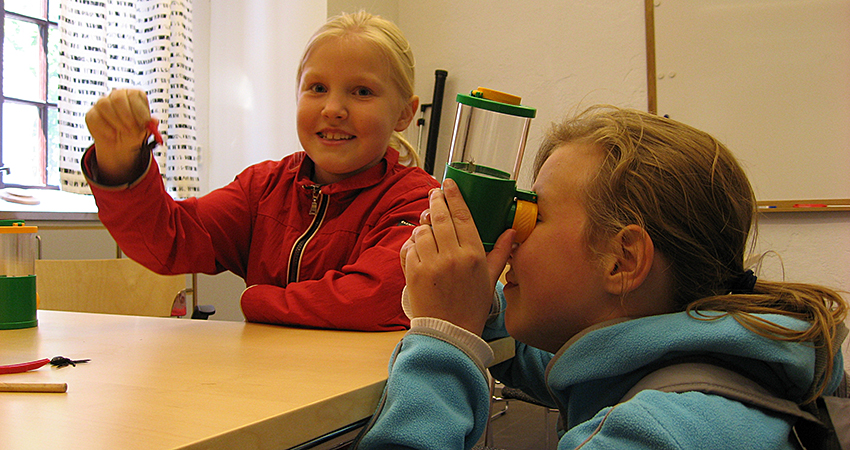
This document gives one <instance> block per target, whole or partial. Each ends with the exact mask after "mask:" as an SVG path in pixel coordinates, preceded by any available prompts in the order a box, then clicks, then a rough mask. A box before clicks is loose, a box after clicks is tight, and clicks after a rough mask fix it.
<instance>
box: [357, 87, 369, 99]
mask: <svg viewBox="0 0 850 450" xmlns="http://www.w3.org/2000/svg"><path fill="white" fill-rule="evenodd" d="M354 95H356V96H358V97H368V96H370V95H372V90H371V89H369V88H366V87H359V88H357V89H355V90H354Z"/></svg>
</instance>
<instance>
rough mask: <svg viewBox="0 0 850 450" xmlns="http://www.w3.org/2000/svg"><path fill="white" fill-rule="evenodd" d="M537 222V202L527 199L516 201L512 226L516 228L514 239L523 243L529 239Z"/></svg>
mask: <svg viewBox="0 0 850 450" xmlns="http://www.w3.org/2000/svg"><path fill="white" fill-rule="evenodd" d="M536 224H537V203H534V202H529V201H525V200H517V201H516V212H515V213H514V224H513V226H512V227H511V228H513V229H514V230H516V237H515V238H514V241H516V242H519V243H522V242H523V241H525V240H526V239H528V235H529V234H531V230H533V229H534V225H536Z"/></svg>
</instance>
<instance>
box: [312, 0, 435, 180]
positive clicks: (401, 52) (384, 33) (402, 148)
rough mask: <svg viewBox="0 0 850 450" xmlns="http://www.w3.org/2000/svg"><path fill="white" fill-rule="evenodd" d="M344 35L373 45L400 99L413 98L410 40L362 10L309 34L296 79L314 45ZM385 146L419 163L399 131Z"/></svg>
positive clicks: (403, 161) (402, 160)
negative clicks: (383, 61)
mask: <svg viewBox="0 0 850 450" xmlns="http://www.w3.org/2000/svg"><path fill="white" fill-rule="evenodd" d="M346 36H356V37H359V38H361V39H364V40H365V41H367V42H369V43H371V44H373V45H374V46H375V48H376V49H378V51H380V52H381V53H382V54H383V55H384V57H386V59H387V63H388V66H389V68H390V77H391V79H392V82H393V83H395V85H396V86H397V87H398V89H399V92H400V93H401V97H402V100H403V101H404V102H405V103H406V102H407V101H408V100H409V99H410V98H411V97H413V86H414V69H415V66H416V63H415V60H414V59H413V51H412V50H411V48H410V43H409V42H407V39H406V38H405V37H404V35H403V34H402V32H401V30H400V29H399V28H398V27H397V26H396V25H395V24H393V23H392V22H390V21H389V20H386V19H384V18H382V17H381V16H374V15H372V14H369V13H367V12H366V11H362V10H361V11H358V12H356V13H354V14H341V15H339V16H335V17H332V18H330V19H328V21H327V22H326V23H325V24H324V25H322V27H321V28H319V29H318V30H317V31H316V33H315V34H313V36H312V37H311V38H310V40H309V41H308V42H307V46H306V48H305V49H304V55H303V56H302V57H301V62H300V63H299V64H298V73H297V77H296V82H300V80H301V75H302V73H303V72H304V64H305V63H306V62H307V59H308V58H309V57H310V53H311V52H312V50H313V49H314V48H315V47H316V45H317V44H319V43H321V42H323V41H325V40H326V39H328V38H341V37H346ZM389 145H390V147H392V148H394V149H396V150H397V151H398V153H399V162H400V163H401V164H403V165H405V166H408V167H419V166H420V159H419V154H418V153H417V151H416V149H414V148H413V145H411V144H410V142H408V141H407V139H405V138H404V136H403V135H402V134H401V133H400V132H398V131H393V134H392V136H391V137H390V144H389Z"/></svg>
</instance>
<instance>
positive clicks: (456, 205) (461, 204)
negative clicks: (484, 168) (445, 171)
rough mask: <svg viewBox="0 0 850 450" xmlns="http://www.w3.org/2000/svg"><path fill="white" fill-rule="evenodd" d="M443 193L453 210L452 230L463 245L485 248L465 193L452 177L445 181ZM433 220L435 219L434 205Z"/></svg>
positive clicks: (459, 243) (458, 241) (449, 207)
mask: <svg viewBox="0 0 850 450" xmlns="http://www.w3.org/2000/svg"><path fill="white" fill-rule="evenodd" d="M443 193H444V195H445V201H446V204H447V205H448V209H449V210H451V218H452V223H453V225H454V227H453V229H452V232H453V234H454V236H455V239H456V240H457V243H458V245H460V246H461V247H469V248H475V249H478V248H481V249H483V248H484V245H483V244H482V243H481V238H480V236H479V235H478V230H477V229H476V228H475V222H474V221H473V220H472V213H470V212H469V208H468V207H467V206H466V202H465V201H464V199H463V195H461V193H460V189H458V187H457V183H455V181H454V180H452V179H451V178H446V180H445V181H444V182H443ZM431 209H432V211H431V215H432V219H431V220H432V221H433V220H435V218H434V217H433V216H434V211H433V206H432V208H431Z"/></svg>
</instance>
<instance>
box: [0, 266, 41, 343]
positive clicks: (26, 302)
mask: <svg viewBox="0 0 850 450" xmlns="http://www.w3.org/2000/svg"><path fill="white" fill-rule="evenodd" d="M37 325H38V318H37V312H36V290H35V275H29V276H25V277H0V330H12V329H17V328H32V327H35V326H37Z"/></svg>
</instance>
